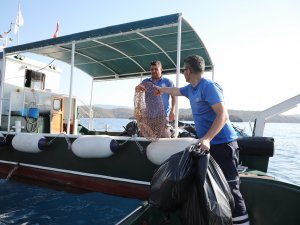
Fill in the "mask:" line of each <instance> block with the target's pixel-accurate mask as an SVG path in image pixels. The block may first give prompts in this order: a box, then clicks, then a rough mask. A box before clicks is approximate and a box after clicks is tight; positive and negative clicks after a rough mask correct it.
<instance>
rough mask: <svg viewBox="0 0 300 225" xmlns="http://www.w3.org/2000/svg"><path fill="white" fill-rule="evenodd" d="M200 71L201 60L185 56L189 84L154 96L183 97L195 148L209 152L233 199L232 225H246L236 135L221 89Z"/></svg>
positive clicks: (201, 68)
mask: <svg viewBox="0 0 300 225" xmlns="http://www.w3.org/2000/svg"><path fill="white" fill-rule="evenodd" d="M204 71H205V62H204V59H203V58H202V57H201V56H197V55H193V56H189V57H187V58H186V59H185V60H184V65H183V69H182V73H183V74H184V77H185V80H186V82H188V83H189V84H188V85H187V86H185V87H182V88H176V87H171V88H168V87H158V86H157V87H155V88H156V94H157V95H158V94H162V93H168V94H170V95H173V96H185V97H187V98H188V99H189V100H190V105H191V109H192V113H193V118H194V121H195V127H196V132H197V136H198V138H199V140H198V142H199V145H201V149H203V150H209V151H210V154H211V156H212V157H213V158H214V159H215V160H216V162H217V163H218V164H219V166H220V167H221V169H222V171H223V173H224V175H225V177H226V179H227V182H228V184H229V186H230V189H231V192H232V195H233V197H234V200H235V209H234V211H233V212H232V217H233V224H242V225H249V224H250V223H249V218H248V213H247V210H246V206H245V202H244V199H243V197H242V195H241V193H240V188H239V187H240V178H239V174H238V171H237V166H238V144H237V141H236V139H237V135H236V132H235V131H234V129H233V127H232V125H231V123H230V121H229V115H228V112H227V109H226V107H225V104H224V96H223V90H222V88H221V87H220V86H219V85H218V84H217V83H215V82H214V81H212V80H209V79H206V78H204V77H202V75H203V73H204Z"/></svg>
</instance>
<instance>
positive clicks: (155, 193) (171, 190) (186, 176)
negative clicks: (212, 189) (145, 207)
mask: <svg viewBox="0 0 300 225" xmlns="http://www.w3.org/2000/svg"><path fill="white" fill-rule="evenodd" d="M194 164H195V161H194V160H193V159H192V156H191V154H190V152H189V148H186V149H185V150H184V151H182V152H178V153H176V154H174V155H172V156H171V157H170V158H169V159H167V160H166V161H165V162H163V163H162V164H161V166H160V167H159V168H158V169H157V171H156V172H155V174H154V175H153V177H152V180H151V187H150V197H149V202H150V203H151V204H153V205H155V206H157V207H159V208H160V209H162V210H163V211H164V212H172V211H176V210H178V208H181V206H182V205H183V203H184V202H185V201H186V199H187V196H188V193H189V192H190V189H191V187H192V185H191V184H192V183H193V180H194V178H195V169H194Z"/></svg>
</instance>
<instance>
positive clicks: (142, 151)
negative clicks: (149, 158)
mask: <svg viewBox="0 0 300 225" xmlns="http://www.w3.org/2000/svg"><path fill="white" fill-rule="evenodd" d="M136 137H137V136H136V135H132V136H131V137H130V138H128V139H127V140H126V141H124V142H123V143H121V144H119V146H123V145H124V144H126V143H127V142H128V141H130V140H131V139H133V140H134V142H135V143H136V145H137V146H138V148H139V150H140V152H141V153H144V152H145V150H144V148H143V146H142V145H141V144H140V143H139V142H138V141H137V138H136Z"/></svg>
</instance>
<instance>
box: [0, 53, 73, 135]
mask: <svg viewBox="0 0 300 225" xmlns="http://www.w3.org/2000/svg"><path fill="white" fill-rule="evenodd" d="M5 60H6V63H5V78H4V81H5V86H4V87H3V101H2V117H1V119H2V121H1V122H2V123H1V128H2V129H1V130H7V131H8V132H9V131H18V132H19V131H24V132H35V133H54V134H55V133H56V134H59V133H62V132H63V131H66V127H67V122H66V121H67V117H68V110H67V109H68V107H67V106H68V105H69V98H68V96H66V95H62V94H59V85H60V76H61V73H62V70H61V69H60V68H58V67H57V66H55V65H53V64H51V63H49V64H45V63H42V62H41V61H37V60H33V59H31V58H29V57H28V56H26V55H23V54H15V55H10V56H8V57H6V59H5ZM52 62H53V61H52ZM3 65H4V64H3V59H0V71H3ZM76 114H77V106H76V97H73V98H72V113H71V131H70V133H72V134H75V133H77V120H76Z"/></svg>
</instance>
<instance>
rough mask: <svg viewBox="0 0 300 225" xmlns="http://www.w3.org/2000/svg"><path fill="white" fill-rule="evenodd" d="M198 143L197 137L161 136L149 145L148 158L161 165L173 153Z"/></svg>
mask: <svg viewBox="0 0 300 225" xmlns="http://www.w3.org/2000/svg"><path fill="white" fill-rule="evenodd" d="M196 143H197V139H195V138H161V139H159V140H158V141H156V142H151V143H150V144H149V145H148V146H147V149H146V153H147V158H148V159H149V160H150V161H151V162H152V163H154V164H156V165H160V164H162V162H164V161H165V160H166V159H168V158H169V157H170V156H171V155H173V154H175V153H177V152H180V151H183V150H185V149H186V148H187V147H189V146H190V145H192V144H196Z"/></svg>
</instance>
